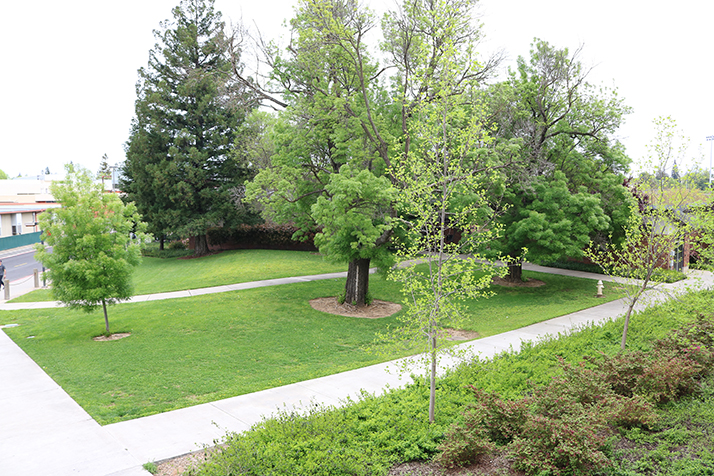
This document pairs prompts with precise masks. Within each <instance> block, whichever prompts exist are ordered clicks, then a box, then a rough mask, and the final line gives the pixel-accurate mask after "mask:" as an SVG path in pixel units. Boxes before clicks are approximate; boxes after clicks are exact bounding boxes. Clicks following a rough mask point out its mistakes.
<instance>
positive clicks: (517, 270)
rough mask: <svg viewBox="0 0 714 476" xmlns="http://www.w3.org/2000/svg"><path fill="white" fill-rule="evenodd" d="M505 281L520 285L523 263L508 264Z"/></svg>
mask: <svg viewBox="0 0 714 476" xmlns="http://www.w3.org/2000/svg"><path fill="white" fill-rule="evenodd" d="M506 281H510V282H512V283H520V282H521V281H523V263H522V262H518V263H510V264H509V265H508V274H507V275H506Z"/></svg>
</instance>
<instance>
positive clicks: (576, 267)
mask: <svg viewBox="0 0 714 476" xmlns="http://www.w3.org/2000/svg"><path fill="white" fill-rule="evenodd" d="M543 266H548V267H550V268H560V269H571V270H573V271H585V272H587V273H596V274H603V270H602V268H601V267H600V266H598V265H596V264H595V263H583V262H580V261H552V262H550V263H546V264H544V265H543Z"/></svg>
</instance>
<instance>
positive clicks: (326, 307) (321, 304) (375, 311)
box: [310, 297, 402, 319]
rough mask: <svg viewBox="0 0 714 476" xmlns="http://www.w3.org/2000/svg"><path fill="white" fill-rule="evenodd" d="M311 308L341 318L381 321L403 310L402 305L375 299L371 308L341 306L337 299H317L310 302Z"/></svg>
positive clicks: (349, 305) (350, 305)
mask: <svg viewBox="0 0 714 476" xmlns="http://www.w3.org/2000/svg"><path fill="white" fill-rule="evenodd" d="M310 306H312V308H313V309H315V310H316V311H321V312H327V313H329V314H337V315H339V316H347V317H360V318H363V319H379V318H381V317H389V316H391V315H392V314H394V313H397V312H399V311H401V310H402V306H401V305H400V304H396V303H393V302H389V301H380V300H379V299H375V300H373V301H372V304H370V305H369V306H353V305H352V304H347V303H345V304H340V303H339V302H337V298H335V297H325V298H317V299H313V300H312V301H310Z"/></svg>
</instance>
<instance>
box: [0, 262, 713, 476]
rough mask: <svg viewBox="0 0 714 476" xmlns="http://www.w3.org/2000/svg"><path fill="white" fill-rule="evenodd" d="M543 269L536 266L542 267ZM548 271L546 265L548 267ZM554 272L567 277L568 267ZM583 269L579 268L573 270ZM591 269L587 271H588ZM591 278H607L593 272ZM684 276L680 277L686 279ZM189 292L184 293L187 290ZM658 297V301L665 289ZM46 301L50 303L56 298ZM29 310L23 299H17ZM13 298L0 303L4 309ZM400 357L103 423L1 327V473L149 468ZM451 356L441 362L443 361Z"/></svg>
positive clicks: (360, 382) (609, 307) (363, 383)
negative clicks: (153, 464)
mask: <svg viewBox="0 0 714 476" xmlns="http://www.w3.org/2000/svg"><path fill="white" fill-rule="evenodd" d="M538 270H541V269H538ZM551 271H552V270H551V269H547V272H551ZM556 272H557V274H565V275H571V273H577V272H568V271H566V270H557V271H556ZM344 274H345V273H336V274H330V275H318V276H303V277H300V278H286V279H285V280H269V281H258V282H254V283H243V284H240V285H230V286H218V287H215V288H207V289H203V290H192V291H185V292H182V293H166V294H164V295H150V296H142V297H139V296H137V297H136V301H141V300H152V299H169V298H177V297H182V296H184V295H186V296H192V295H199V294H206V293H208V292H225V291H232V290H236V289H248V288H251V287H260V286H270V285H275V284H284V283H290V282H303V281H308V280H314V279H329V278H333V277H339V276H340V275H341V276H344ZM696 274H697V275H698V277H699V278H700V279H701V282H700V283H699V286H705V287H711V286H712V285H713V284H714V279H713V277H712V274H711V273H696ZM578 275H579V276H581V275H580V274H578ZM588 277H591V276H588ZM594 277H595V279H604V278H603V277H601V276H599V275H594ZM690 281H691V280H687V282H686V284H691V283H690ZM684 286H685V284H684V283H676V284H674V285H667V289H668V291H669V292H673V293H674V292H680V291H682V290H683V289H684ZM183 293H186V294H183ZM662 296H663V297H661V298H660V299H664V298H665V296H664V295H662ZM52 305H55V304H54V303H52ZM23 306H24V308H30V305H29V304H26V305H23ZM11 308H12V309H14V308H15V307H14V305H11V304H7V303H0V310H2V309H11ZM624 310H625V304H624V302H623V301H622V300H619V301H613V302H609V303H606V304H602V305H600V306H596V307H593V308H590V309H586V310H583V311H580V312H576V313H572V314H568V315H566V316H562V317H558V318H555V319H551V320H549V321H546V322H541V323H538V324H534V325H531V326H528V327H525V328H522V329H518V330H514V331H510V332H506V333H503V334H499V335H496V336H491V337H487V338H483V339H478V340H475V341H471V342H467V343H465V344H462V347H464V348H467V349H469V350H470V351H472V352H473V353H474V354H478V355H480V356H481V357H483V358H490V357H493V356H494V355H496V354H498V353H500V352H502V351H504V350H508V349H510V348H513V349H514V350H518V349H520V346H521V344H522V342H524V341H532V340H537V339H539V338H541V337H543V336H545V335H549V334H550V335H553V334H557V333H559V332H566V331H568V330H570V329H573V328H575V327H577V326H580V325H583V324H586V323H588V322H595V323H600V322H603V321H607V320H609V319H611V318H613V317H616V316H618V315H621V314H622V313H623V312H624ZM398 364H399V361H394V362H388V363H384V364H379V365H374V366H371V367H365V368H362V369H357V370H352V371H349V372H343V373H339V374H335V375H331V376H327V377H322V378H318V379H314V380H309V381H305V382H299V383H295V384H291V385H286V386H283V387H279V388H274V389H269V390H264V391H262V392H257V393H253V394H248V395H241V396H238V397H233V398H228V399H225V400H220V401H217V402H212V403H207V404H202V405H196V406H194V407H189V408H184V409H181V410H176V411H172V412H167V413H162V414H158V415H152V416H148V417H144V418H137V419H134V420H130V421H125V422H120V423H115V424H111V425H106V426H103V427H102V426H99V425H98V424H97V423H96V422H95V421H94V420H92V419H91V417H90V416H89V415H88V414H87V413H86V412H85V411H84V410H83V409H82V408H81V407H80V406H79V405H77V404H76V403H75V402H74V401H73V400H72V399H71V398H70V397H69V395H68V394H67V393H66V392H64V390H62V389H61V388H60V387H59V386H58V385H57V384H56V383H55V382H54V381H53V380H52V379H50V378H49V377H48V376H47V375H46V374H45V373H44V372H43V371H42V369H41V368H40V367H39V366H37V365H36V364H35V363H34V362H33V361H32V360H31V359H30V358H29V357H28V356H27V355H26V354H25V353H24V352H23V351H22V350H21V349H20V348H19V347H18V346H17V345H16V344H15V343H14V342H13V341H12V340H11V339H10V338H8V337H7V336H6V335H5V333H4V332H0V474H2V475H5V474H7V475H13V476H24V475H33V476H34V475H37V474H52V475H57V476H64V475H88V476H139V475H144V476H147V475H148V474H149V473H148V472H146V471H144V470H143V469H142V468H141V465H142V464H143V463H146V462H149V461H160V460H163V459H167V458H171V457H175V456H179V455H182V454H185V453H189V452H192V451H196V450H198V449H200V448H201V447H202V446H204V445H212V444H213V442H214V440H215V439H218V438H221V437H222V436H223V435H225V433H226V431H237V432H240V431H243V430H246V429H248V428H250V426H251V425H252V424H254V423H256V422H258V421H260V419H261V417H262V416H263V415H270V414H273V413H274V412H275V411H276V409H279V408H283V407H284V406H287V407H288V408H290V407H293V406H295V407H297V408H300V407H304V406H306V405H310V404H315V403H319V404H326V405H340V403H341V402H342V401H344V399H346V398H347V397H350V396H351V397H356V396H358V395H359V394H360V392H361V390H366V391H367V392H370V393H381V392H382V391H383V389H385V387H387V386H389V387H391V388H397V387H401V386H403V385H405V384H406V383H407V382H408V381H409V379H408V378H405V379H400V377H399V374H398V373H397V372H396V368H398ZM453 364H455V362H450V361H448V360H447V361H444V362H443V363H442V369H443V368H446V367H449V366H451V365H453Z"/></svg>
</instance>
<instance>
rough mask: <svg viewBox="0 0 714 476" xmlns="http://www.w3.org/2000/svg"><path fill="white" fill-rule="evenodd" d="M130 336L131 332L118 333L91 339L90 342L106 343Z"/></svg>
mask: <svg viewBox="0 0 714 476" xmlns="http://www.w3.org/2000/svg"><path fill="white" fill-rule="evenodd" d="M130 335H131V332H118V333H116V334H111V335H110V336H97V337H92V340H95V341H97V342H108V341H111V340H119V339H123V338H124V337H129V336H130Z"/></svg>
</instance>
